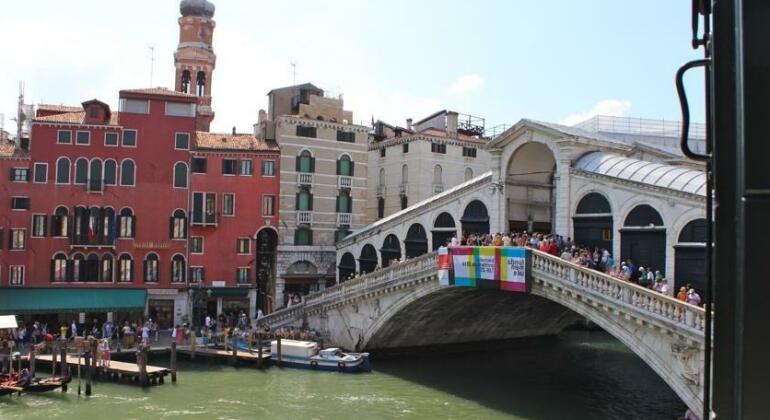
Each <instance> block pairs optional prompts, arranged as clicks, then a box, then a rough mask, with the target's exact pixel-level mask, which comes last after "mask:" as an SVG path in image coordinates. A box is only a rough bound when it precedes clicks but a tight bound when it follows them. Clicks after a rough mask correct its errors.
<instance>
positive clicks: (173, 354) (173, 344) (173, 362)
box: [171, 341, 176, 383]
mask: <svg viewBox="0 0 770 420" xmlns="http://www.w3.org/2000/svg"><path fill="white" fill-rule="evenodd" d="M171 383H176V341H172V342H171Z"/></svg>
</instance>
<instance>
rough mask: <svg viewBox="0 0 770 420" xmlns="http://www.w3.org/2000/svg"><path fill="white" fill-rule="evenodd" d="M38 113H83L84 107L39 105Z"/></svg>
mask: <svg viewBox="0 0 770 420" xmlns="http://www.w3.org/2000/svg"><path fill="white" fill-rule="evenodd" d="M37 110H38V111H54V112H78V111H82V110H83V107H82V106H70V105H54V104H38V105H37Z"/></svg>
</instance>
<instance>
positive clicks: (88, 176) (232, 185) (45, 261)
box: [0, 0, 280, 327]
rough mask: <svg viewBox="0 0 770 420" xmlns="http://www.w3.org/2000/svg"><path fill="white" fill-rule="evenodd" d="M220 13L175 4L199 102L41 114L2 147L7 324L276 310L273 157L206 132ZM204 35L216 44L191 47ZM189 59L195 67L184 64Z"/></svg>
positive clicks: (142, 93)
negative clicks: (22, 317)
mask: <svg viewBox="0 0 770 420" xmlns="http://www.w3.org/2000/svg"><path fill="white" fill-rule="evenodd" d="M213 10H214V9H213V5H211V4H210V3H208V2H206V1H205V0H204V1H183V2H182V5H181V11H182V14H183V17H182V18H180V33H181V34H182V35H180V46H179V49H178V51H177V53H176V54H175V58H176V60H175V61H176V62H177V76H178V77H184V76H185V75H186V73H185V72H184V71H180V66H182V65H183V66H184V69H198V68H200V69H201V70H199V72H201V75H202V74H205V76H201V75H199V77H201V78H203V77H205V82H202V81H199V82H196V83H200V84H201V88H200V89H199V90H198V91H196V92H194V93H193V92H190V90H189V89H184V88H185V86H184V85H183V84H177V90H176V91H173V90H168V89H163V88H151V89H136V90H122V91H120V93H119V103H120V105H119V110H117V111H116V110H113V109H110V107H109V106H108V105H107V104H105V103H103V102H101V101H98V100H96V99H94V100H89V101H86V102H83V104H82V107H69V106H51V105H39V106H38V107H37V111H36V117H35V118H34V119H33V120H32V123H31V130H30V138H29V141H28V142H26V141H25V142H24V143H22V142H19V143H18V144H14V143H5V144H2V145H0V173H3V172H2V171H5V172H4V173H6V174H9V178H8V181H6V182H3V183H2V184H0V185H2V188H0V239H1V240H0V288H1V289H0V313H33V312H38V313H47V314H48V317H49V318H54V319H52V321H53V320H55V319H56V318H58V321H59V322H62V321H68V320H69V319H70V317H72V316H73V315H72V313H79V314H81V315H80V317H81V319H82V318H88V319H89V320H90V318H91V317H92V316H94V317H98V318H99V319H101V320H104V317H105V313H111V314H110V315H109V316H111V317H113V318H116V319H117V320H118V321H121V320H122V319H124V318H127V317H132V318H136V317H137V316H139V315H140V313H143V314H144V315H148V316H151V317H153V318H154V319H156V320H157V321H159V323H160V324H161V326H162V327H170V326H171V325H172V324H174V323H180V322H182V321H184V320H186V319H191V318H190V317H192V319H195V320H196V321H199V318H200V317H202V316H204V313H209V314H212V315H213V314H215V313H219V312H222V311H230V310H233V311H237V310H244V311H247V313H249V314H250V315H251V316H254V314H255V312H256V309H257V307H260V308H262V309H263V310H267V309H269V308H270V306H269V305H270V300H271V298H270V296H269V295H268V294H267V293H266V292H267V291H268V290H270V289H269V285H270V284H271V282H272V281H273V278H274V270H275V269H274V265H275V263H274V260H275V248H276V242H277V240H276V239H277V231H276V227H275V226H276V224H277V220H278V214H277V212H278V208H279V206H278V202H277V200H278V197H279V192H278V191H279V181H278V177H277V176H276V175H277V173H278V170H279V168H278V164H279V160H280V159H279V151H278V147H277V146H276V145H275V143H271V142H267V141H264V140H258V139H257V138H256V137H254V136H253V135H249V134H235V133H233V134H216V133H209V132H208V127H209V124H210V122H211V120H212V119H213V112H212V111H211V108H210V103H211V97H210V92H211V71H212V70H213V67H214V63H213V60H214V59H215V58H214V56H213V52H212V50H211V45H210V41H211V33H210V32H211V31H213V28H214V23H213V20H212V17H213ZM196 24H201V25H203V26H204V27H205V28H208V29H209V30H210V31H209V32H206V31H198V32H196V31H192V32H194V33H203V34H207V35H206V37H204V39H203V41H206V40H208V42H209V44H205V43H203V42H198V43H195V42H192V41H191V40H189V39H187V38H188V35H189V33H192V32H191V29H190V28H189V26H190V25H193V26H195V25H196ZM205 28H204V29H205ZM184 34H188V35H184ZM195 48H198V49H199V50H201V51H204V52H205V53H206V54H198V55H197V56H196V57H198V58H197V60H198V61H199V62H198V63H197V64H196V63H194V62H193V61H191V60H190V59H184V60H183V59H180V57H182V56H185V55H187V56H189V55H191V51H192V50H194V49H195ZM193 52H194V51H193ZM193 55H194V54H193ZM207 57H208V58H207ZM207 59H208V60H210V61H209V62H206V60H207ZM199 65H200V66H199ZM195 66H199V67H195ZM197 80H202V79H197ZM185 91H186V92H185ZM187 92H190V93H187ZM201 128H202V129H204V130H205V131H198V130H199V129H201ZM22 144H23V145H24V146H25V147H24V148H22V147H21V145H22ZM72 289H77V290H78V292H75V293H73V292H70V291H69V290H72ZM64 290H67V292H64ZM115 290H125V291H126V293H122V292H116V291H115ZM144 291H146V293H143V292H144ZM145 296H146V297H145ZM115 312H117V315H116V314H115ZM124 312H130V313H124ZM84 313H88V314H89V315H83V314H84ZM38 316H42V315H38ZM65 318H66V319H65Z"/></svg>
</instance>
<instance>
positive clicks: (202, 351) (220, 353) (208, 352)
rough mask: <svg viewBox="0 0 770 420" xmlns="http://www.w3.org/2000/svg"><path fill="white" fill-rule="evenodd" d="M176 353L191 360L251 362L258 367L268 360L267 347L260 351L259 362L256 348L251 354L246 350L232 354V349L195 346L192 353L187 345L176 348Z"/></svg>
mask: <svg viewBox="0 0 770 420" xmlns="http://www.w3.org/2000/svg"><path fill="white" fill-rule="evenodd" d="M176 351H177V353H179V354H184V355H186V356H190V358H191V359H192V358H194V357H206V358H210V359H219V360H225V361H229V362H232V361H233V360H237V361H244V362H253V363H257V364H258V365H261V364H262V363H263V362H266V361H267V360H268V359H270V348H269V347H265V348H263V349H262V352H261V356H262V359H261V360H260V351H259V349H257V348H254V349H252V350H251V352H249V351H248V350H237V351H235V352H234V351H232V349H228V350H224V349H221V348H214V347H206V346H195V351H194V352H193V349H192V346H189V345H188V346H178V347H177V349H176Z"/></svg>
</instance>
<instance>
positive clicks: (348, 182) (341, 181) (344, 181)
mask: <svg viewBox="0 0 770 420" xmlns="http://www.w3.org/2000/svg"><path fill="white" fill-rule="evenodd" d="M352 186H353V178H351V177H349V176H345V175H340V176H339V177H337V187H338V188H340V189H350V187H352Z"/></svg>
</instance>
